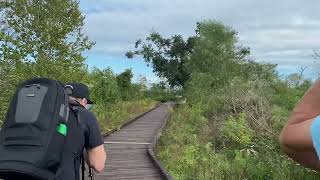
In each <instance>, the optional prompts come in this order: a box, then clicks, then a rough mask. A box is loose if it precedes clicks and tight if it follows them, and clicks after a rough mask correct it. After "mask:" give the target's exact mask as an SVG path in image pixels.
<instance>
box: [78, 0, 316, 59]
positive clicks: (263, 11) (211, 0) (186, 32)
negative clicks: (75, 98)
mask: <svg viewBox="0 0 320 180" xmlns="http://www.w3.org/2000/svg"><path fill="white" fill-rule="evenodd" d="M80 3H81V8H82V10H83V11H84V12H85V14H86V25H85V30H86V32H87V34H88V35H89V37H90V38H91V39H93V40H94V41H96V43H97V44H96V46H95V48H94V49H93V50H92V51H91V52H90V53H104V54H105V55H106V56H117V57H124V53H125V52H126V51H127V50H129V49H132V48H133V47H134V42H135V40H137V39H138V38H143V37H145V36H146V35H147V34H148V33H150V32H151V31H152V30H156V31H159V32H160V33H161V34H163V35H164V36H170V35H173V34H182V35H183V36H185V37H187V36H190V35H193V34H194V30H195V26H196V22H197V21H201V20H205V19H216V20H219V21H222V22H223V23H225V24H226V25H230V26H233V27H234V28H235V29H236V30H237V31H238V32H239V38H240V43H241V44H243V45H247V46H249V47H250V48H251V50H252V55H253V56H254V57H255V58H256V59H257V60H258V61H268V62H272V63H277V64H280V65H296V64H304V63H305V64H309V65H310V64H311V63H312V62H313V59H312V52H313V50H315V49H320V31H318V29H319V28H320V14H319V13H317V12H318V8H319V5H320V1H318V0H309V1H302V0H282V1H275V0H269V1H256V0H242V1H239V0H225V1H218V0H188V1H186V0H175V1H174V0H152V1H150V0H100V1H97V0H96V1H94V0H93V1H85V0H81V1H80ZM298 62H299V63H298Z"/></svg>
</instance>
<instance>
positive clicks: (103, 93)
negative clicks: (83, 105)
mask: <svg viewBox="0 0 320 180" xmlns="http://www.w3.org/2000/svg"><path fill="white" fill-rule="evenodd" d="M89 79H90V83H89V84H90V89H91V96H92V99H93V101H95V103H96V105H97V106H99V107H101V108H103V109H102V110H105V108H106V107H110V106H111V105H112V104H115V103H116V102H118V101H120V98H121V94H120V92H119V88H118V85H117V80H116V76H115V75H114V73H113V72H112V70H111V69H110V68H108V69H103V70H100V69H97V68H94V69H93V71H92V72H91V73H90V75H89Z"/></svg>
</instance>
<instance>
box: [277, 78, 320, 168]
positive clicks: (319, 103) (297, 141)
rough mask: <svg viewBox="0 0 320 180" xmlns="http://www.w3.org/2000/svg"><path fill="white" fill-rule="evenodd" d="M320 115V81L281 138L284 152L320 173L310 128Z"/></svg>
mask: <svg viewBox="0 0 320 180" xmlns="http://www.w3.org/2000/svg"><path fill="white" fill-rule="evenodd" d="M319 114H320V81H319V80H317V81H316V82H315V84H314V85H313V86H312V87H311V88H310V89H309V90H308V91H307V92H306V93H305V95H304V96H303V98H302V99H301V101H300V102H299V103H298V104H297V105H296V107H295V108H294V110H293V112H292V113H291V115H290V117H289V119H288V122H287V123H286V125H285V126H284V128H283V129H282V132H281V135H280V137H279V141H280V146H281V148H282V150H283V151H284V152H285V153H286V154H287V155H288V156H289V157H290V158H292V159H293V160H295V161H297V162H298V163H300V164H301V165H304V166H305V167H309V168H312V169H314V170H317V171H320V163H319V160H318V157H317V154H316V151H315V149H314V147H313V144H312V139H311V135H310V127H311V124H312V122H313V121H314V118H315V117H316V116H318V115H319Z"/></svg>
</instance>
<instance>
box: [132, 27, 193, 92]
mask: <svg viewBox="0 0 320 180" xmlns="http://www.w3.org/2000/svg"><path fill="white" fill-rule="evenodd" d="M193 47H194V37H190V38H188V39H187V40H186V41H185V40H184V39H183V37H182V36H181V35H175V36H172V37H171V38H164V37H162V36H161V35H160V34H159V33H157V32H153V33H151V34H150V35H149V36H148V37H147V38H146V40H145V41H144V42H143V41H142V40H138V41H137V42H136V45H135V48H136V49H137V50H136V51H133V52H132V51H129V52H127V54H126V56H127V57H128V58H133V56H134V55H142V57H143V58H144V60H145V61H146V62H147V63H149V64H151V65H152V67H153V72H155V73H156V74H157V75H158V76H159V77H163V78H166V79H167V81H168V82H169V84H170V86H171V87H175V86H178V87H180V86H182V87H183V86H184V85H185V82H186V81H187V80H188V78H189V75H190V74H189V72H188V71H187V70H186V69H185V66H184V65H185V63H186V60H187V59H188V57H189V56H190V54H191V53H192V51H193Z"/></svg>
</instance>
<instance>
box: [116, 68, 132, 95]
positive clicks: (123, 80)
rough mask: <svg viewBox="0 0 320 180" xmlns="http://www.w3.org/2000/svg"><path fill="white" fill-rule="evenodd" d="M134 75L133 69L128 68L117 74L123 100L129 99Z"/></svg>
mask: <svg viewBox="0 0 320 180" xmlns="http://www.w3.org/2000/svg"><path fill="white" fill-rule="evenodd" d="M132 77H133V74H132V70H131V69H126V70H125V71H124V72H123V73H121V74H119V75H118V76H117V78H116V79H117V84H118V87H119V90H120V93H121V98H122V100H125V101H127V100H129V99H130V98H131V97H130V94H131V88H132V85H131V79H132Z"/></svg>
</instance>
